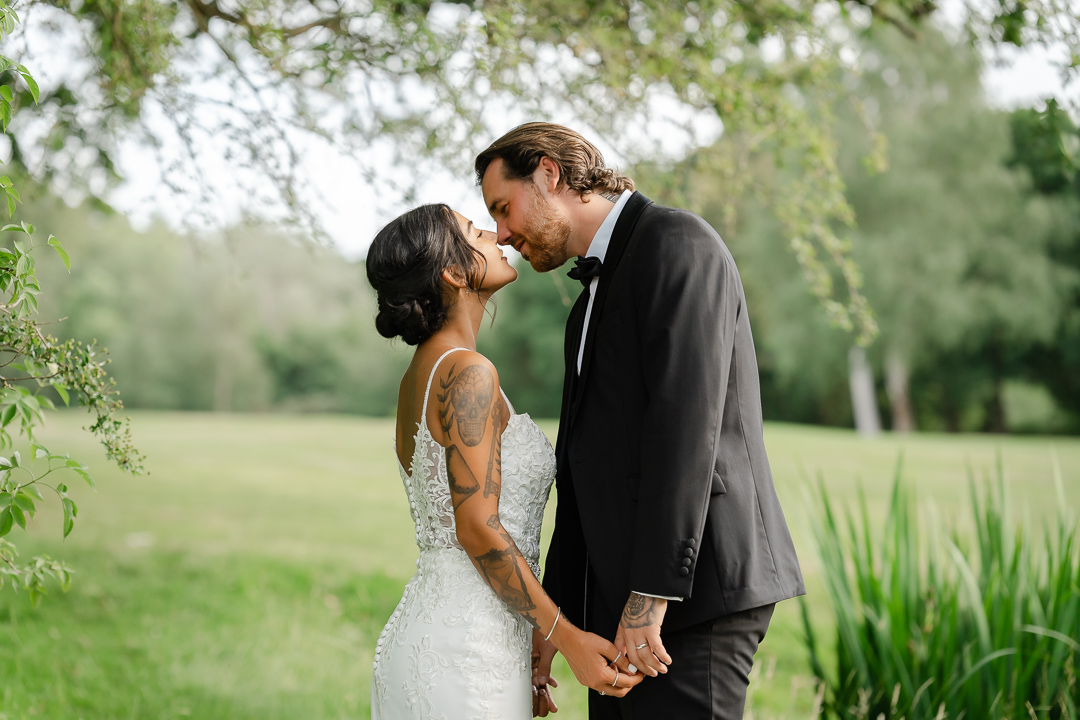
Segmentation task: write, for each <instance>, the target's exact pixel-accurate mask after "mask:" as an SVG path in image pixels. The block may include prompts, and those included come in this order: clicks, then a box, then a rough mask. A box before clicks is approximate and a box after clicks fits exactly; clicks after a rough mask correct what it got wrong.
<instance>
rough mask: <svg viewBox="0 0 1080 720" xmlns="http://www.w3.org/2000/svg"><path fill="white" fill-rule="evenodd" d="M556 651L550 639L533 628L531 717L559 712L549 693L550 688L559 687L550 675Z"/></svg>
mask: <svg viewBox="0 0 1080 720" xmlns="http://www.w3.org/2000/svg"><path fill="white" fill-rule="evenodd" d="M558 651H559V650H558V648H556V647H555V646H554V645H552V644H551V642H550V641H548V640H545V639H544V634H543V633H541V632H540V631H539V630H536V629H534V630H533V644H532V685H533V717H547V715H548V713H549V712H553V713H554V712H559V706H558V705H556V704H555V698H554V697H552V695H551V688H553V687H559V682H558V681H557V680H556V679H555V678H553V677H551V661H552V660H553V659H554V658H555V653H557V652H558Z"/></svg>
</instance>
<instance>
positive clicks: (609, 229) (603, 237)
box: [577, 190, 682, 600]
mask: <svg viewBox="0 0 1080 720" xmlns="http://www.w3.org/2000/svg"><path fill="white" fill-rule="evenodd" d="M633 194H634V193H633V191H632V190H623V192H622V195H620V196H619V199H618V200H616V201H615V205H614V206H613V207H612V208H611V210H609V211H608V214H607V217H606V218H604V222H602V223H600V227H599V229H597V231H596V234H595V235H593V239H592V242H591V243H589V249H588V251H587V252H586V253H585V257H594V258H599V259H600V262H604V258H605V257H607V250H608V245H610V244H611V233H613V232H614V231H615V223H617V222H618V221H619V215H621V214H622V210H623V208H624V207H626V201H627V200H629V199H630V196H631V195H633ZM599 286H600V277H599V276H597V277H594V278H593V279H592V282H591V283H589V304H588V305H586V306H585V323H584V324H583V326H582V328H581V344H580V345H578V354H577V371H578V372H579V373H580V372H581V360H582V358H583V357H585V338H586V337H587V336H588V334H589V318H590V317H592V309H593V302H594V301H595V300H596V289H597V288H598V287H599ZM635 592H637V591H635ZM638 595H644V596H646V597H654V598H661V599H663V600H682V598H681V597H668V596H666V595H651V594H649V593H638Z"/></svg>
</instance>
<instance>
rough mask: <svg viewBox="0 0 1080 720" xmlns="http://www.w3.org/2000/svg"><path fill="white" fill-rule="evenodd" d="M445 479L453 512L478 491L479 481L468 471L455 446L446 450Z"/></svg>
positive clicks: (466, 464)
mask: <svg viewBox="0 0 1080 720" xmlns="http://www.w3.org/2000/svg"><path fill="white" fill-rule="evenodd" d="M446 479H447V480H448V481H449V484H450V499H451V500H452V501H453V503H454V509H455V510H457V509H458V506H459V505H461V503H463V502H465V501H466V500H468V499H469V498H470V497H472V495H473V494H474V493H475V492H476V491H477V490H479V489H480V481H479V480H477V479H476V476H475V475H473V471H472V470H470V469H469V464H468V463H467V462H465V458H463V457H462V456H461V451H460V450H458V447H457V445H451V446H450V447H448V448H446Z"/></svg>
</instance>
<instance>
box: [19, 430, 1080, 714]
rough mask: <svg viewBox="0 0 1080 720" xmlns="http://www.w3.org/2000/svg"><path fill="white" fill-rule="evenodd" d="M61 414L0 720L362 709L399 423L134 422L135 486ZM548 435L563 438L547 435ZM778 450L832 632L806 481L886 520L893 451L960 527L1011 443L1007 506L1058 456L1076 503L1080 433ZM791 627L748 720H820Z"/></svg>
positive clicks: (385, 557)
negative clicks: (49, 498)
mask: <svg viewBox="0 0 1080 720" xmlns="http://www.w3.org/2000/svg"><path fill="white" fill-rule="evenodd" d="M49 422H50V424H49V427H48V428H47V429H46V431H45V432H43V433H42V435H41V438H40V440H41V441H42V442H43V443H44V444H45V445H46V446H48V447H49V448H50V449H52V450H54V451H57V450H63V451H68V450H70V451H71V452H72V453H73V455H75V456H76V457H78V458H79V459H81V460H83V461H84V462H87V463H88V464H90V465H91V469H92V470H93V471H94V473H95V477H96V479H97V483H98V492H97V493H96V494H94V493H92V492H90V490H89V489H88V488H86V487H85V486H80V485H79V484H77V482H76V481H77V478H72V479H70V480H67V484H68V485H69V486H72V487H73V488H75V490H74V496H75V498H76V501H77V502H78V504H79V519H78V521H77V523H76V527H75V531H74V532H73V533H72V535H71V536H70V537H69V538H68V540H67V541H66V542H61V540H60V534H61V533H60V518H59V515H58V513H57V512H56V510H57V508H56V507H55V503H50V504H49V507H48V509H47V510H44V511H42V512H40V513H39V514H38V516H37V518H36V519H35V520H34V522H33V524H32V525H31V526H30V528H31V530H30V532H22V531H20V530H18V529H16V530H15V532H14V533H12V536H11V537H10V539H12V540H13V541H14V542H16V544H18V545H19V547H20V549H21V551H22V553H23V555H24V556H29V555H32V554H36V553H47V554H50V555H52V556H54V557H58V558H62V559H64V560H66V561H68V562H69V563H70V564H72V565H73V566H74V567H75V568H76V570H77V574H76V575H75V580H74V584H73V587H72V589H71V591H70V592H68V593H66V594H62V593H60V592H59V591H53V592H50V594H49V595H48V596H47V597H45V598H44V599H43V601H42V603H41V605H40V606H39V607H38V608H36V609H34V608H31V607H30V605H29V602H28V601H27V597H26V594H25V593H21V594H13V593H12V591H11V590H10V589H5V590H3V591H0V720H14V719H15V718H19V719H22V718H50V719H52V718H56V719H58V720H60V719H63V720H68V719H71V720H75V719H77V718H82V719H84V720H91V719H95V720H96V719H101V720H120V719H122V718H133V719H134V718H139V719H142V718H153V719H155V720H156V719H158V718H177V717H192V718H204V719H206V720H211V719H218V718H222V719H225V718H238V719H240V718H251V719H255V718H258V719H259V720H272V719H277V718H281V719H283V720H284V719H286V718H288V719H290V720H308V719H315V718H364V717H367V716H368V695H369V684H370V677H371V659H372V651H373V648H374V644H375V640H376V637H377V635H378V633H379V631H380V630H381V628H382V624H383V623H384V622H385V620H386V618H387V617H388V616H389V615H390V613H391V611H392V610H393V607H394V605H395V604H396V603H397V600H398V598H399V597H400V592H401V588H402V587H403V586H404V584H405V582H406V581H407V580H408V578H409V576H410V575H411V573H412V570H413V569H414V561H415V558H416V548H415V546H414V545H413V539H412V523H411V521H410V519H409V514H408V511H407V508H406V503H405V497H404V491H403V490H402V488H401V483H400V481H399V479H398V475H397V469H396V466H395V461H394V456H393V452H392V448H391V442H392V440H391V438H392V435H393V429H392V423H391V422H390V421H388V420H373V419H363V418H353V417H327V416H295V415H294V416H280V415H266V416H251V415H247V416H230V415H203V414H160V413H140V414H136V415H135V417H134V429H135V435H136V440H137V443H138V445H139V446H140V448H141V449H142V450H143V451H144V452H145V453H146V454H147V456H148V462H147V467H148V469H149V470H150V471H151V474H150V475H149V476H147V477H137V478H132V477H125V476H123V475H122V474H120V473H119V472H118V471H116V470H114V469H112V468H110V467H109V466H108V465H107V463H106V461H105V460H104V458H103V456H102V452H101V451H100V449H99V448H98V447H97V446H96V445H95V444H94V442H93V440H92V439H91V438H89V436H87V435H86V434H85V433H81V432H80V429H79V428H80V427H81V426H82V425H84V424H86V423H85V416H83V415H81V414H75V413H63V414H60V415H58V416H53V417H50V420H49ZM543 427H544V429H545V431H546V432H548V435H549V437H554V430H555V426H554V423H543ZM766 440H767V443H768V447H769V452H770V458H771V461H772V465H773V470H774V474H775V476H776V481H777V488H778V492H779V493H780V497H781V501H782V502H783V505H784V508H785V510H786V512H787V515H788V519H789V522H790V524H791V526H792V531H793V535H794V536H795V540H796V545H797V547H798V549H799V552H800V558H801V559H802V561H803V567H804V571H805V574H806V576H807V585H808V588H809V592H810V595H809V597H808V600H809V603H810V608H811V613H812V616H813V617H814V618H815V621H816V622H817V623H819V624H821V626H822V629H823V630H825V629H827V627H828V609H827V607H823V606H822V605H821V603H820V601H819V599H818V598H820V593H817V592H815V591H816V587H817V581H816V577H815V570H814V565H813V560H812V557H811V554H810V551H809V547H808V545H807V541H806V537H807V533H805V532H804V530H803V528H804V521H803V518H804V513H805V511H806V509H805V503H806V500H805V497H806V490H807V489H808V488H809V486H808V482H807V478H814V477H816V476H817V475H818V474H819V473H820V475H821V477H822V478H823V479H824V482H825V483H826V485H827V486H828V487H829V489H830V490H831V491H832V493H833V496H834V498H837V499H842V498H844V497H845V496H848V495H853V493H854V490H855V488H856V486H857V484H858V483H859V482H861V483H862V484H863V487H864V488H865V490H866V493H867V497H868V500H869V503H870V505H871V510H872V511H873V512H883V511H884V503H885V501H886V498H887V494H888V491H889V488H890V486H891V479H892V476H893V472H894V468H895V466H896V462H897V458H898V456H899V454H900V452H901V451H903V453H904V458H905V461H904V467H905V476H906V477H907V478H908V479H909V480H910V481H911V482H913V483H914V484H915V485H916V486H917V487H918V490H919V493H920V497H922V498H932V499H933V501H934V502H935V503H936V505H937V506H938V508H939V510H940V511H941V515H942V517H943V518H945V520H946V522H949V521H951V519H952V518H957V519H958V521H961V522H962V521H963V520H964V519H966V516H967V513H968V510H967V502H966V493H967V476H968V475H967V473H968V468H969V467H972V468H974V469H975V471H976V472H977V474H980V475H981V474H982V473H984V472H990V471H991V470H992V468H993V466H994V463H995V457H996V455H997V454H998V453H1000V455H1001V457H1002V461H1003V464H1004V467H1005V470H1006V476H1007V477H1008V479H1009V481H1010V486H1011V488H1012V492H1013V497H1014V499H1015V501H1016V510H1017V512H1016V514H1017V516H1018V517H1019V518H1021V520H1023V519H1024V518H1025V517H1026V518H1028V520H1029V521H1032V522H1036V521H1037V520H1038V518H1040V517H1042V516H1043V515H1044V514H1046V513H1048V512H1050V511H1052V510H1054V509H1055V508H1056V506H1057V501H1056V499H1055V493H1054V486H1053V480H1052V462H1053V453H1054V452H1056V455H1057V457H1058V459H1059V460H1060V464H1061V467H1062V470H1063V475H1064V480H1065V485H1066V493H1067V496H1068V499H1069V502H1070V503H1071V504H1072V505H1073V506H1074V507H1078V506H1080V440H1078V439H1064V438H1059V439H1051V438H1039V437H1015V438H1014V437H982V436H979V437H976V436H945V435H917V436H914V437H908V438H896V437H891V436H887V435H886V436H883V437H881V438H879V439H876V440H869V441H867V440H861V439H859V438H857V437H855V436H854V435H853V434H852V433H850V432H846V431H839V430H825V429H817V428H806V427H797V426H789V425H769V426H767V429H766ZM553 507H554V503H551V504H549V508H548V510H549V516H550V512H551V510H552V509H553ZM1025 513H1026V515H1025ZM548 531H549V532H550V523H549V524H548ZM800 635H801V630H800V620H799V607H798V604H797V603H796V602H794V601H792V602H787V603H783V604H782V605H781V606H780V607H779V608H778V610H777V613H776V616H775V619H774V621H773V626H772V628H771V629H770V632H769V636H768V638H766V640H765V643H764V644H763V645H762V647H761V650H760V651H759V653H758V667H757V668H756V669H755V676H754V679H753V683H752V686H751V693H752V695H751V710H752V712H753V717H755V718H759V719H761V718H780V717H785V718H805V717H808V716H809V715H810V708H811V706H812V701H813V688H812V687H811V684H810V681H809V672H808V669H807V663H806V658H805V655H804V652H803V649H802V645H801V641H800ZM556 674H557V677H559V678H560V680H561V682H562V687H560V688H559V689H558V690H557V691H556V697H557V698H558V699H559V701H560V704H561V706H562V711H561V712H560V713H559V715H558V717H559V718H562V719H563V720H573V719H574V718H584V717H585V711H584V708H585V698H584V692H583V691H582V690H580V689H579V688H577V687H576V686H575V685H576V684H575V682H574V680H573V676H572V675H571V674H570V672H569V670H568V669H567V668H566V667H565V665H563V666H561V667H560V668H559V669H557V670H556ZM750 716H751V715H750V714H749V713H748V715H747V717H750Z"/></svg>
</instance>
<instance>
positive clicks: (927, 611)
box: [803, 461, 1080, 720]
mask: <svg viewBox="0 0 1080 720" xmlns="http://www.w3.org/2000/svg"><path fill="white" fill-rule="evenodd" d="M1055 479H1056V481H1057V487H1058V490H1059V501H1060V505H1059V514H1058V517H1057V520H1056V522H1049V523H1047V525H1046V527H1045V528H1044V529H1043V532H1042V533H1041V537H1040V536H1039V534H1038V533H1035V532H1033V531H1032V530H1031V529H1029V528H1023V527H1021V528H1017V529H1014V528H1013V526H1012V523H1011V522H1010V517H1009V512H1010V509H1011V503H1010V499H1009V496H1008V492H1007V490H1006V487H1005V481H1004V477H1003V472H1002V469H1001V464H1000V461H999V463H998V472H997V482H996V484H994V485H991V483H989V482H988V483H987V484H986V486H985V488H984V489H983V491H982V492H980V491H978V490H977V489H976V486H975V483H974V481H972V482H971V502H972V510H973V516H974V517H973V519H974V524H975V529H976V533H975V539H974V541H973V542H972V541H970V540H969V535H970V534H969V533H963V532H961V531H960V530H959V529H958V528H956V527H953V528H950V529H948V530H940V522H939V518H937V517H936V513H935V512H934V511H933V509H932V508H931V510H930V511H929V512H927V513H923V514H921V515H920V513H919V512H918V511H917V510H916V509H915V505H914V503H913V498H912V493H911V491H909V490H908V489H907V487H906V486H905V485H904V484H903V482H902V481H901V479H900V472H899V467H898V469H897V475H896V479H895V484H894V487H893V494H892V503H891V506H890V508H889V511H888V515H887V518H886V521H885V525H884V528H883V532H882V533H881V534H880V535H877V534H876V533H875V532H874V528H877V527H881V526H880V524H875V523H874V522H873V521H872V518H871V516H870V514H869V512H868V511H867V506H866V502H865V499H864V498H862V497H861V493H860V507H859V511H858V512H857V513H851V512H848V513H847V514H846V517H845V518H843V519H840V518H839V517H838V514H837V513H836V512H835V511H834V508H833V504H832V502H831V501H830V499H829V495H828V492H827V491H826V490H825V487H824V485H822V486H821V488H820V500H821V506H822V507H821V512H818V513H815V515H814V519H813V520H812V521H811V526H812V530H813V539H814V544H815V547H816V550H817V553H818V557H819V561H820V566H821V576H822V579H823V581H824V584H825V588H826V594H827V596H828V599H829V602H830V604H831V606H832V612H833V615H834V617H835V620H836V629H837V636H836V644H837V652H836V657H837V667H836V670H835V673H833V672H829V671H827V670H826V668H825V667H824V665H823V663H822V660H821V658H822V655H823V654H825V653H824V650H825V649H824V647H823V645H822V643H821V641H819V640H818V638H817V637H816V636H815V634H814V632H813V629H812V627H811V625H810V621H809V615H808V613H807V608H806V604H805V603H804V604H803V617H804V622H805V630H806V642H807V647H808V649H809V651H810V660H811V665H812V668H813V672H814V674H815V675H816V676H817V679H818V681H819V682H820V683H821V684H822V687H823V695H822V697H823V703H824V705H823V710H824V712H825V715H826V716H835V717H837V718H885V719H886V720H888V719H891V718H911V719H922V718H935V719H936V720H945V719H946V718H957V719H959V718H972V719H974V718H980V719H981V718H988V719H989V718H995V719H996V718H1013V719H1016V720H1019V719H1020V718H1024V719H1025V720H1041V719H1043V718H1045V719H1047V720H1064V719H1066V718H1067V719H1070V720H1074V719H1075V718H1077V717H1080V715H1078V708H1080V685H1078V683H1077V677H1076V673H1077V666H1078V661H1080V643H1078V642H1077V638H1080V585H1078V583H1080V552H1078V550H1080V535H1078V532H1077V523H1076V518H1075V516H1074V515H1073V514H1072V513H1071V512H1070V511H1069V510H1068V509H1066V506H1065V499H1064V491H1063V489H1062V483H1061V478H1060V473H1059V472H1058V473H1056V478H1055ZM920 517H921V519H922V520H923V521H924V522H923V523H921V524H920V523H919V522H918V521H919V519H920ZM922 528H926V532H924V531H923V530H922ZM939 530H940V531H939Z"/></svg>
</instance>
